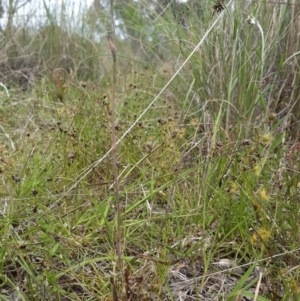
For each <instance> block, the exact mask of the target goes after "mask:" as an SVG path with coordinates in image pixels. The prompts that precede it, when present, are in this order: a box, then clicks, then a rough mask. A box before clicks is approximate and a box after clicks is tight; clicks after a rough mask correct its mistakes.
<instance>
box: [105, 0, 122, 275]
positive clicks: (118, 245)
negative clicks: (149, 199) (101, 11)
mask: <svg viewBox="0 0 300 301" xmlns="http://www.w3.org/2000/svg"><path fill="white" fill-rule="evenodd" d="M110 16H111V31H110V32H108V35H107V40H108V45H109V48H110V50H111V54H112V58H113V81H112V94H111V130H112V147H111V154H112V160H113V170H114V186H115V194H116V210H117V231H116V251H117V257H118V265H119V269H120V271H121V273H122V248H121V230H120V224H121V210H120V198H119V183H118V166H117V144H116V126H115V98H116V83H117V49H116V46H115V37H116V33H115V22H114V0H110Z"/></svg>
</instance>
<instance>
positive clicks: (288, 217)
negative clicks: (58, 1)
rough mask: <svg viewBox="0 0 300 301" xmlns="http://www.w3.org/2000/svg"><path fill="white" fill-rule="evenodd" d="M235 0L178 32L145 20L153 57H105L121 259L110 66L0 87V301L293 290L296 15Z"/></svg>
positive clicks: (262, 296)
mask: <svg viewBox="0 0 300 301" xmlns="http://www.w3.org/2000/svg"><path fill="white" fill-rule="evenodd" d="M220 3H221V2H220V1H219V2H216V3H215V5H217V6H215V7H214V9H215V10H220V11H223V9H224V8H225V7H224V6H222V5H221V4H222V3H221V4H220ZM220 5H221V6H220ZM236 5H237V6H236V10H235V11H234V12H233V11H231V10H230V6H228V7H227V8H225V11H224V12H222V13H221V14H220V15H218V14H215V16H214V17H212V14H211V6H209V7H207V10H208V12H207V14H205V15H204V16H203V20H204V21H203V23H201V24H198V23H197V22H196V21H195V20H196V16H195V15H193V13H190V14H189V15H188V17H186V22H188V23H190V24H192V25H190V26H189V27H187V28H184V27H183V28H181V27H178V24H177V23H176V22H175V21H174V19H172V20H173V21H172V22H171V21H170V20H171V17H172V15H171V14H170V15H166V16H165V19H156V20H159V21H156V22H158V23H157V24H156V25H157V27H158V28H160V30H161V35H163V34H164V35H165V36H166V37H169V40H165V42H163V41H161V44H160V47H162V50H161V51H162V54H163V55H164V58H163V59H161V61H160V63H159V64H158V63H157V62H156V63H150V62H145V61H143V60H142V59H136V60H133V59H129V57H128V56H125V55H124V53H122V52H118V55H119V57H118V68H119V69H118V74H117V87H116V124H115V129H116V135H117V141H118V145H117V162H118V175H119V176H118V178H119V193H120V204H121V208H120V209H121V225H120V226H121V233H120V234H121V247H122V268H121V267H120V266H119V264H118V258H117V254H116V233H117V231H116V229H117V224H116V223H117V220H116V196H115V191H114V186H113V182H114V178H113V167H112V159H111V154H110V150H111V95H112V91H111V74H110V73H109V74H107V75H106V76H105V77H102V78H101V81H100V80H99V81H96V80H87V81H86V82H81V81H80V80H79V77H80V76H79V75H78V74H77V73H76V70H77V71H78V72H81V71H82V70H81V71H80V68H78V69H76V70H73V71H72V72H69V70H66V69H63V68H56V69H53V70H51V72H50V73H51V76H49V75H48V76H46V75H44V76H43V77H40V78H39V79H37V80H36V81H35V83H34V85H32V86H31V87H30V89H27V90H26V91H24V90H21V89H19V88H14V89H13V88H11V89H10V90H9V91H8V93H9V96H8V95H7V94H6V92H5V89H4V88H3V92H2V91H1V111H0V118H1V119H0V120H1V136H0V139H1V154H0V157H1V162H0V171H1V186H0V191H1V211H0V213H1V218H0V225H1V227H0V231H1V232H0V233H1V238H2V240H1V247H0V252H1V257H0V258H1V260H0V278H1V281H0V283H1V290H0V300H113V301H117V300H186V301H187V300H262V301H275V300H295V301H297V300H299V299H300V291H299V287H300V286H299V285H300V283H299V282H300V275H299V273H300V268H299V263H300V262H299V257H300V251H299V242H300V236H299V222H300V220H299V210H300V208H299V207H300V203H299V191H300V175H299V170H300V163H299V151H300V142H299V136H298V135H299V121H298V120H299V119H298V118H299V112H298V110H297V108H299V96H298V95H299V94H298V92H299V87H298V82H299V70H298V69H299V68H298V69H297V65H296V62H297V58H298V56H297V55H294V53H296V52H291V53H289V51H290V48H288V49H286V48H285V47H287V46H286V45H290V44H288V43H289V41H291V39H292V38H291V36H290V33H291V32H290V28H293V27H291V25H295V24H294V23H293V22H294V21H293V20H294V19H293V18H290V16H291V15H290V14H291V7H289V6H287V5H286V6H280V5H274V6H270V4H269V5H267V4H265V3H260V4H257V5H256V6H255V5H254V4H253V5H250V6H249V7H248V8H247V11H246V8H245V7H239V4H237V3H236ZM271 8H272V9H273V10H271ZM248 10H249V11H248ZM292 12H293V11H292ZM294 13H295V12H294ZM215 20H216V23H215V24H214V25H213V26H212V27H211V28H210V26H211V25H212V24H213V21H215ZM258 20H259V21H258ZM274 20H275V21H274ZM246 21H247V22H248V23H250V24H248V23H247V22H246ZM272 22H273V23H272ZM199 23H200V21H199ZM203 24H204V25H203ZM251 24H252V25H251ZM196 25H199V26H196ZM200 25H201V26H200ZM132 26H136V24H135V23H133V25H132ZM134 29H135V28H134ZM174 32H175V33H174ZM201 39H202V42H200V40H201ZM179 40H180V43H179V42H178V41H179ZM166 41H167V42H166ZM199 42H200V43H199ZM294 42H295V41H294ZM144 43H145V45H146V46H147V44H146V43H147V42H146V41H145V42H144ZM198 43H199V44H198ZM295 43H296V42H295ZM166 45H168V47H171V48H169V52H168V56H170V57H169V59H167V58H166V53H165V48H164V47H167V46H166ZM197 45H198V46H200V47H199V48H197V47H196V46H197ZM293 45H294V44H293ZM125 46H126V45H125ZM125 46H124V45H123V44H122V43H121V42H120V45H118V51H120V50H119V49H123V48H122V47H124V49H127V50H126V51H129V50H128V48H126V47H125ZM150 46H151V45H150ZM150 46H149V45H148V47H149V49H150ZM179 46H180V47H179ZM290 47H291V46H290ZM71 48H72V47H70V49H71ZM151 49H152V48H151ZM155 49H157V48H155ZM70 51H71V50H70ZM192 51H194V53H193V54H192V55H190V54H191V52H192ZM102 52H104V51H103V50H102ZM78 55H79V54H78ZM83 55H84V54H83ZM126 55H127V54H126ZM102 58H103V61H102V64H103V65H102V66H105V69H107V70H111V69H110V68H111V67H110V63H108V61H110V60H111V58H110V55H103V57H102ZM185 60H186V61H185ZM286 60H288V61H287V63H286V62H285V61H286ZM81 62H82V64H81V66H82V65H85V63H83V61H81ZM289 62H291V63H292V64H288V63H289ZM181 66H183V68H182V69H181V70H180V73H179V74H178V75H177V76H176V77H174V78H172V77H173V75H175V71H176V70H178V68H181ZM91 68H92V67H91ZM82 72H83V71H82ZM81 74H82V73H81ZM93 76H95V73H93ZM83 77H84V78H85V79H86V73H84V72H83ZM99 83H100V84H99ZM150 104H152V105H150Z"/></svg>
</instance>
